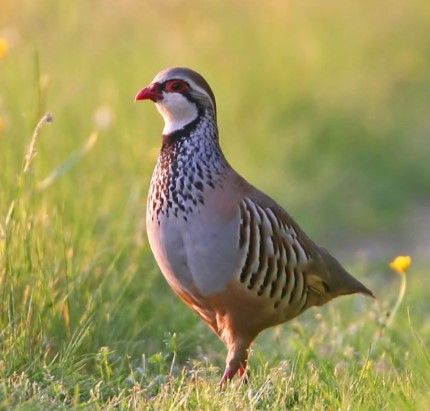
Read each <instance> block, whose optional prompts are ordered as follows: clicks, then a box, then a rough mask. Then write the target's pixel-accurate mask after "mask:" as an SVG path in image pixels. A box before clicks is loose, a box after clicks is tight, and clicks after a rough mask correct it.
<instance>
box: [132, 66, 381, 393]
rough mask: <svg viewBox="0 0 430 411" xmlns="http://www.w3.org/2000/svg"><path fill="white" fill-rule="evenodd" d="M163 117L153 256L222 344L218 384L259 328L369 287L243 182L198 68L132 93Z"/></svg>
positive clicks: (237, 364) (241, 365)
mask: <svg viewBox="0 0 430 411" xmlns="http://www.w3.org/2000/svg"><path fill="white" fill-rule="evenodd" d="M136 100H152V101H153V102H155V105H156V106H157V109H158V111H159V112H160V113H161V115H162V116H163V119H164V129H163V136H162V139H163V141H162V147H161V152H160V155H159V158H158V162H157V165H156V167H155V170H154V173H153V175H152V180H151V186H150V189H149V195H148V203H147V217H146V223H147V231H148V237H149V243H150V245H151V248H152V251H153V253H154V256H155V258H156V260H157V262H158V265H159V266H160V269H161V271H162V273H163V274H164V276H165V278H166V280H167V282H168V283H169V284H170V286H171V287H172V289H173V291H175V293H176V294H178V295H179V297H181V298H182V299H183V300H184V301H185V303H186V304H188V305H189V306H190V307H191V308H192V309H193V310H194V311H196V312H197V314H199V315H200V317H202V318H203V320H205V321H206V323H207V324H208V325H209V326H210V327H211V328H212V329H213V330H214V331H215V333H216V334H217V335H218V336H219V337H220V338H221V340H222V341H223V342H224V343H225V345H226V346H227V349H228V355H227V365H226V370H225V372H224V375H223V377H222V379H221V384H223V383H224V382H226V381H227V380H229V379H231V378H232V377H233V376H234V375H235V374H236V373H237V372H239V374H240V375H243V373H244V371H245V368H246V364H247V359H248V350H249V347H250V345H251V343H252V341H253V340H254V339H255V337H256V336H257V335H258V334H259V333H260V332H261V331H262V330H264V329H265V328H268V327H271V326H274V325H276V324H280V323H283V322H285V321H288V320H291V319H292V318H294V317H296V316H298V315H299V314H301V313H302V312H303V311H305V310H306V309H308V308H309V307H312V306H314V305H322V304H325V303H326V302H328V301H330V300H331V299H333V298H334V297H337V296H340V295H346V294H354V293H362V294H365V295H368V296H371V297H373V293H372V292H371V291H370V290H368V289H367V288H366V287H365V286H364V285H363V284H361V283H360V282H359V281H358V280H356V279H355V278H354V277H352V276H351V275H350V274H349V273H348V272H347V271H346V270H345V269H344V268H343V267H342V266H341V265H340V263H339V262H338V261H337V260H336V259H335V258H334V257H333V256H331V255H330V254H329V253H328V251H327V250H325V249H324V248H322V247H320V246H318V245H317V244H315V243H314V242H313V241H312V240H311V239H310V238H309V237H308V236H307V235H306V234H305V233H304V232H303V231H302V230H301V228H300V227H299V226H298V225H297V223H296V222H295V221H294V220H293V219H292V218H291V217H290V215H289V214H288V213H287V212H286V211H285V210H284V209H283V208H282V207H280V206H279V205H278V204H277V203H276V202H275V201H274V200H272V199H271V198H270V197H268V196H267V195H266V194H264V193H262V192H261V191H259V190H258V189H256V188H255V187H253V186H252V185H251V184H249V183H248V182H247V181H246V180H244V179H243V178H242V177H241V176H240V175H239V174H238V173H237V172H236V171H235V170H233V168H232V167H231V166H230V164H229V163H228V162H227V160H226V159H225V157H224V154H223V152H222V150H221V147H220V145H219V141H218V128H217V122H216V104H215V96H214V94H213V92H212V90H211V88H210V86H209V84H208V83H207V82H206V80H205V79H204V78H203V77H202V76H201V75H200V74H198V73H196V72H195V71H193V70H190V69H188V68H183V67H175V68H169V69H167V70H164V71H162V72H160V73H158V74H157V75H156V76H155V78H154V80H153V81H152V83H151V84H150V85H149V86H147V87H145V88H144V89H142V90H141V91H139V93H138V94H137V96H136Z"/></svg>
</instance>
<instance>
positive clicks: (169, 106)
mask: <svg viewBox="0 0 430 411" xmlns="http://www.w3.org/2000/svg"><path fill="white" fill-rule="evenodd" d="M163 95H164V98H163V100H161V101H159V102H156V104H155V105H156V106H157V109H158V111H159V112H160V114H161V115H162V116H163V119H164V129H163V134H164V135H167V134H171V133H173V132H174V131H176V130H180V129H181V128H183V127H185V126H186V125H187V124H189V123H191V122H192V121H193V120H195V119H196V118H197V115H198V111H197V107H196V105H195V104H194V103H192V102H190V101H189V100H187V98H185V97H184V96H183V95H182V94H179V93H163Z"/></svg>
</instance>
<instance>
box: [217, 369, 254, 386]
mask: <svg viewBox="0 0 430 411" xmlns="http://www.w3.org/2000/svg"><path fill="white" fill-rule="evenodd" d="M245 371H246V366H243V365H241V366H240V367H239V368H238V369H233V368H230V367H227V368H226V369H225V371H224V375H223V376H222V378H221V381H220V382H219V384H218V386H219V387H223V386H224V385H225V384H226V383H227V382H228V381H231V380H232V378H233V377H234V376H235V375H236V374H237V372H239V376H240V377H241V378H243V382H245V383H247V382H248V379H247V377H246V375H245Z"/></svg>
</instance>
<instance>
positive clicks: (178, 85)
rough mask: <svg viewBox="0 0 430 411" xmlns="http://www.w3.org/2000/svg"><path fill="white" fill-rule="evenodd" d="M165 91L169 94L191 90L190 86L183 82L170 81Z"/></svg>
mask: <svg viewBox="0 0 430 411" xmlns="http://www.w3.org/2000/svg"><path fill="white" fill-rule="evenodd" d="M164 89H165V90H166V91H167V92H169V93H184V92H185V91H188V90H189V89H190V86H189V85H188V83H186V82H185V81H183V80H169V81H167V82H166V85H165V87H164Z"/></svg>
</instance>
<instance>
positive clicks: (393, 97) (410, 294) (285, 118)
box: [0, 0, 430, 410]
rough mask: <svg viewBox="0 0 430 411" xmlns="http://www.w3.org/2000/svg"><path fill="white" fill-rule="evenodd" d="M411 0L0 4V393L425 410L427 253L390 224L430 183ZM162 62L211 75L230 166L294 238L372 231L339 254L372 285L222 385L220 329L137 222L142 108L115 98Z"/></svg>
mask: <svg viewBox="0 0 430 411" xmlns="http://www.w3.org/2000/svg"><path fill="white" fill-rule="evenodd" d="M429 4H430V3H429ZM429 4H428V2H424V1H420V0H414V1H412V2H410V1H408V2H406V0H402V1H401V2H397V3H393V2H388V1H382V2H373V3H371V2H362V1H353V2H350V3H348V5H346V3H345V4H344V3H342V2H340V1H332V2H328V3H327V2H322V3H318V4H317V3H315V2H313V1H301V2H281V1H275V0H269V1H265V2H261V3H255V4H254V5H253V7H250V5H249V2H248V1H245V0H241V1H238V2H228V1H209V2H206V3H205V4H204V5H203V4H202V3H201V2H198V1H197V0H192V1H190V2H188V3H187V4H185V3H184V2H182V1H149V2H147V4H146V3H145V7H143V6H142V3H140V2H137V1H133V0H127V1H122V2H116V3H115V4H114V3H112V2H108V3H106V2H104V1H98V0H96V1H92V2H84V1H77V2H72V3H66V2H58V1H54V0H44V1H40V2H33V1H22V2H18V3H17V2H12V1H6V2H5V3H4V4H3V3H2V6H1V7H0V8H2V10H1V12H0V227H1V228H0V407H2V408H5V409H37V408H39V409H50V408H52V409H61V408H64V409H66V408H67V409H69V408H71V407H76V408H82V409H86V408H88V409H97V408H99V409H109V408H115V409H124V410H128V409H133V408H134V409H139V408H140V409H160V410H165V409H183V410H188V409H196V410H201V409H208V410H212V409H220V410H227V409H228V410H230V409H232V410H234V409H237V410H249V409H267V410H272V409H285V408H287V409H312V410H315V409H317V410H318V409H321V410H322V409H324V410H325V409H369V410H374V409H390V410H391V409H399V410H400V409H401V410H404V409H411V410H412V409H414V410H415V409H417V410H426V409H428V407H429V404H430V397H429V393H430V384H429V379H428V375H429V373H430V355H429V351H428V342H429V339H430V325H429V324H430V323H429V314H428V306H427V301H428V290H429V288H430V280H429V278H430V277H429V276H428V266H427V264H428V261H427V262H426V261H425V260H423V259H422V257H420V256H418V253H417V256H415V253H416V250H415V248H413V246H414V247H415V246H416V244H415V243H413V242H412V241H411V242H410V243H408V242H401V241H400V240H401V238H402V236H405V238H416V237H417V236H416V235H413V236H411V235H410V234H408V233H407V232H405V228H404V227H405V226H408V224H404V223H402V222H403V221H407V222H410V220H411V219H413V218H415V217H414V213H413V210H414V207H415V203H419V204H422V203H424V204H425V203H426V202H427V201H428V199H429V197H428V193H429V192H430V164H429V162H428V158H427V157H428V150H427V147H428V139H427V134H428V124H429V123H428V107H429V106H430V101H429V96H430V92H429V89H430V81H429V76H428V72H429V70H430V63H429V62H430V36H428V30H429V29H428V17H429V15H430V6H429ZM2 42H3V43H2ZM2 44H3V45H2ZM5 45H6V46H5ZM177 64H181V65H188V66H192V67H193V68H195V69H197V70H198V71H200V72H202V73H203V74H204V75H205V77H206V78H207V79H208V80H209V81H210V83H211V85H212V87H213V89H214V91H215V94H216V96H217V99H218V109H219V113H218V117H219V122H220V130H221V142H222V146H223V147H224V150H225V152H226V155H227V157H228V158H229V160H230V161H231V163H232V164H233V165H234V166H235V167H236V168H237V169H238V170H239V171H240V172H241V173H242V174H244V175H245V176H246V177H247V178H248V179H249V180H251V181H253V182H254V183H255V184H256V185H257V186H259V187H262V188H264V191H266V192H268V193H270V194H271V195H272V196H273V197H275V198H276V199H277V200H278V201H279V202H280V203H281V204H283V205H285V207H286V208H287V209H288V210H289V211H291V213H292V215H293V216H294V217H295V218H297V220H299V222H300V223H301V224H302V225H303V226H304V227H305V228H306V230H307V231H308V232H309V234H310V235H311V236H312V237H316V239H318V240H319V242H321V243H322V244H323V245H327V244H326V242H325V240H327V238H328V237H327V236H328V235H329V241H333V243H334V244H336V241H335V240H333V239H336V238H337V233H338V232H342V233H344V237H342V238H352V240H350V241H348V243H349V244H352V245H353V246H354V245H355V244H356V238H357V236H358V235H359V234H361V235H365V236H368V237H369V238H372V237H373V234H374V233H376V232H380V231H383V232H384V233H386V234H387V235H386V236H385V237H384V238H385V239H386V243H387V244H385V243H384V244H381V246H385V248H386V249H390V246H391V247H392V248H393V250H390V252H389V253H386V254H385V255H382V256H381V255H380V256H379V257H378V260H372V259H370V258H369V257H368V256H367V255H366V254H358V253H357V254H355V253H354V252H353V251H350V252H349V253H347V258H349V260H350V261H347V263H348V268H349V269H350V270H351V271H352V272H354V273H355V275H356V276H357V277H359V278H360V279H361V280H363V282H364V283H365V284H366V285H367V286H369V288H371V289H372V291H374V293H375V294H376V295H377V297H378V301H377V302H372V301H370V300H369V299H365V298H360V297H357V296H354V297H345V298H341V299H338V300H336V301H334V302H333V303H331V304H330V305H328V306H326V307H322V308H319V309H312V310H309V311H308V312H307V313H305V314H304V315H303V316H302V317H300V318H299V319H295V320H294V321H292V322H290V323H289V324H286V325H283V326H279V327H275V328H273V329H270V330H267V331H265V332H264V333H262V335H261V336H259V338H258V339H257V341H256V344H255V345H254V346H253V352H252V355H251V359H250V378H249V382H248V384H240V383H239V382H238V381H234V382H233V383H231V384H229V386H228V387H227V388H226V389H225V390H219V389H218V388H217V382H218V380H219V378H220V372H221V369H222V368H223V366H224V360H225V348H224V347H223V345H222V344H221V342H219V341H218V340H217V338H216V336H215V335H213V333H212V332H211V331H210V330H209V329H207V327H206V326H205V325H204V324H203V323H202V322H201V321H200V320H199V319H198V318H197V317H196V316H195V315H194V314H193V313H192V312H191V311H190V310H188V308H186V307H185V306H184V305H183V304H182V303H181V302H180V301H179V300H178V299H177V298H176V297H175V296H174V295H173V294H172V292H171V291H170V289H169V288H168V286H167V285H166V284H165V281H164V279H163V278H162V276H161V274H160V273H159V270H158V268H157V266H156V264H155V262H154V260H153V257H152V255H151V252H150V250H149V247H148V244H147V241H146V234H145V232H144V228H143V224H142V221H143V217H144V209H145V198H146V192H147V187H148V183H149V178H150V174H151V172H152V168H153V166H154V163H155V160H156V157H157V154H158V150H159V145H160V139H159V135H160V131H161V128H162V125H161V119H160V118H159V116H158V114H157V113H156V110H154V109H153V107H151V106H150V105H148V106H146V107H143V106H136V105H135V104H134V102H133V97H134V95H135V94H136V91H137V90H138V89H140V88H141V87H142V86H143V85H145V84H147V83H148V81H150V80H151V79H152V77H153V75H154V74H155V73H156V72H158V71H159V70H160V69H161V68H163V67H166V66H171V65H177ZM46 112H52V116H53V118H54V119H55V121H54V122H52V124H51V123H49V124H46V120H47V119H49V118H50V117H48V118H47V117H44V113H46ZM41 119H42V121H41ZM40 121H41V122H40ZM38 124H39V125H40V127H38ZM35 130H36V131H35ZM423 223H424V222H423ZM414 234H415V233H414ZM392 241H393V243H392ZM398 241H400V242H398ZM341 242H342V239H340V240H338V243H341ZM399 245H401V246H402V247H404V248H402V249H398V247H399ZM354 249H355V248H354ZM331 251H333V253H334V254H335V255H338V253H337V252H336V248H335V249H332V250H331ZM394 253H408V254H410V255H411V256H412V258H413V259H414V265H413V269H410V270H409V271H408V274H407V287H406V275H403V276H402V275H401V276H400V280H401V282H400V284H399V276H398V275H397V274H396V273H392V272H390V270H389V268H388V262H389V261H390V260H391V258H392V256H393V255H396V254H394ZM340 257H342V256H340ZM341 259H342V258H341ZM397 263H398V264H395V267H396V268H395V269H400V270H403V272H405V271H406V269H407V267H406V266H405V265H404V264H403V265H402V264H400V263H404V260H398V261H397ZM399 264H400V265H399ZM399 267H400V268H399ZM402 290H403V291H402ZM382 331H383V332H382ZM375 335H376V336H377V338H376V340H375ZM375 341H376V343H375Z"/></svg>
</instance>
